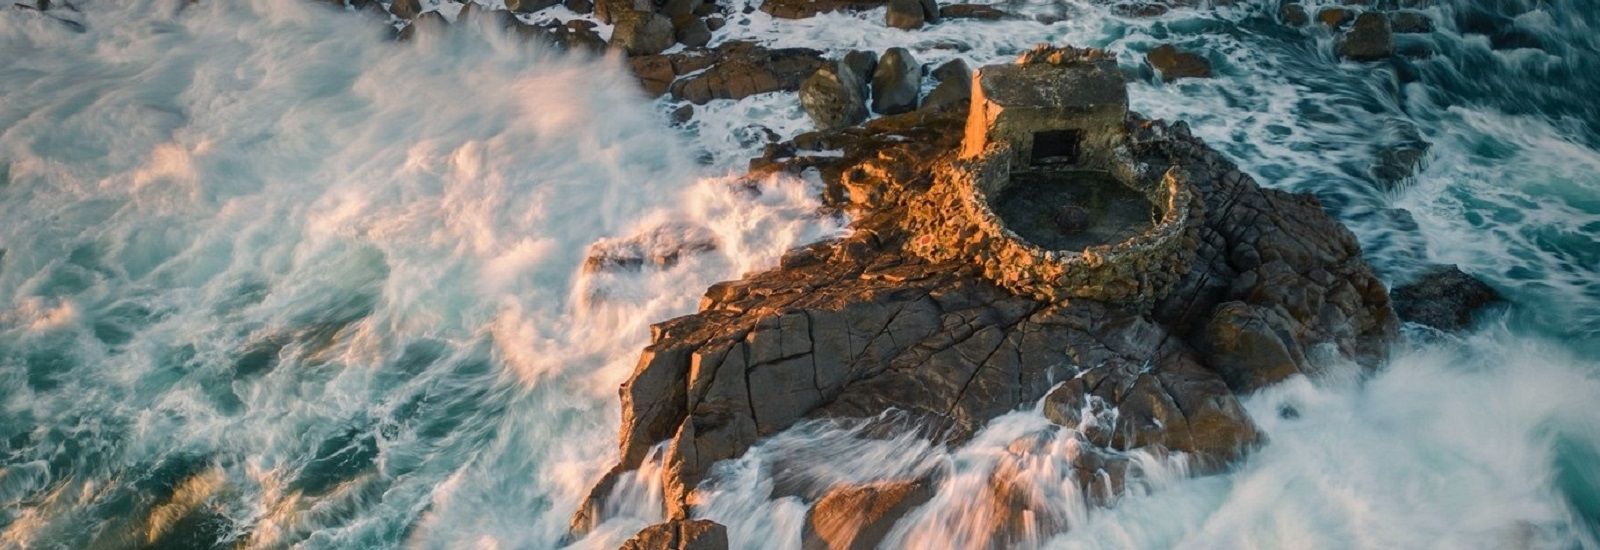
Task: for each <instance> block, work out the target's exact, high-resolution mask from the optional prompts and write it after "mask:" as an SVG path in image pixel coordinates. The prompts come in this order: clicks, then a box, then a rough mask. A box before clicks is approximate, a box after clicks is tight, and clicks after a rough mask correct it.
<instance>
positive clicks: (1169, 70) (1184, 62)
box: [1145, 44, 1211, 80]
mask: <svg viewBox="0 0 1600 550" xmlns="http://www.w3.org/2000/svg"><path fill="white" fill-rule="evenodd" d="M1145 59H1147V60H1148V61H1149V62H1150V66H1152V67H1155V68H1156V70H1158V71H1161V78H1164V79H1167V80H1177V79H1179V78H1210V77H1211V61H1210V60H1207V59H1206V58H1205V57H1204V56H1201V55H1199V54H1194V53H1190V52H1186V51H1182V50H1179V49H1178V48H1177V47H1176V46H1173V45H1171V44H1162V45H1160V46H1156V47H1155V48H1153V49H1151V50H1150V53H1148V54H1145Z"/></svg>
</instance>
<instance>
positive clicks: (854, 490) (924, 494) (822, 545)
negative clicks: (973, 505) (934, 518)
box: [800, 479, 933, 550]
mask: <svg viewBox="0 0 1600 550" xmlns="http://www.w3.org/2000/svg"><path fill="white" fill-rule="evenodd" d="M931 498H933V484H932V483H930V482H929V481H928V480H924V479H918V480H910V481H883V482H878V483H870V484H866V485H850V486H843V487H836V488H834V489H833V490H830V491H828V493H827V494H826V495H823V497H822V498H821V499H819V500H818V501H817V503H816V504H815V505H813V506H812V507H811V510H810V511H809V512H807V513H806V523H805V527H804V528H803V530H802V531H801V534H800V547H801V548H803V549H805V550H853V549H871V548H877V547H878V543H880V542H883V538H884V537H885V536H887V535H888V534H889V531H890V530H891V529H892V528H894V524H895V522H897V521H900V518H902V517H904V516H905V515H906V514H907V513H908V512H910V511H912V510H914V509H916V507H918V506H921V505H922V504H923V503H925V502H928V499H931Z"/></svg>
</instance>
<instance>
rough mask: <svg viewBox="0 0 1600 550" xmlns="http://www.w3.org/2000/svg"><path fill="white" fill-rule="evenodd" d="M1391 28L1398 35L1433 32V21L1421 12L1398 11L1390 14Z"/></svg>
mask: <svg viewBox="0 0 1600 550" xmlns="http://www.w3.org/2000/svg"><path fill="white" fill-rule="evenodd" d="M1389 26H1390V27H1392V28H1393V29H1394V32H1397V33H1430V32H1433V19H1431V18H1429V17H1428V15H1427V14H1425V13H1422V12H1419V11H1397V12H1394V13H1391V14H1389Z"/></svg>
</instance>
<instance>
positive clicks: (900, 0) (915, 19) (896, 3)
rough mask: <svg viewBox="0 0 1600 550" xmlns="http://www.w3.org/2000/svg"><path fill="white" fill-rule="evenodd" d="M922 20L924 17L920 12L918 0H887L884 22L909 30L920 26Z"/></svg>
mask: <svg viewBox="0 0 1600 550" xmlns="http://www.w3.org/2000/svg"><path fill="white" fill-rule="evenodd" d="M924 21H926V18H925V17H924V16H923V14H922V2H921V1H920V0H889V11H888V12H887V13H885V15H884V24H886V25H889V26H890V27H894V28H897V29H905V30H908V31H909V30H915V29H919V28H922V23H923V22H924Z"/></svg>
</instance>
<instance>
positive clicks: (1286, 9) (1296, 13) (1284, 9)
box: [1278, 2, 1311, 27]
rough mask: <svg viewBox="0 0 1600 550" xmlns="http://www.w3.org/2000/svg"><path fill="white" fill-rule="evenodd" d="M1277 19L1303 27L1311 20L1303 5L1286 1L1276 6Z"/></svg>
mask: <svg viewBox="0 0 1600 550" xmlns="http://www.w3.org/2000/svg"><path fill="white" fill-rule="evenodd" d="M1278 20H1279V21H1282V22H1283V24H1285V25H1289V26H1291V27H1304V26H1305V25H1306V23H1310V22H1311V16H1310V15H1307V14H1306V7H1305V6H1302V5H1300V4H1296V3H1294V2H1288V3H1285V4H1284V5H1282V6H1279V7H1278Z"/></svg>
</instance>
